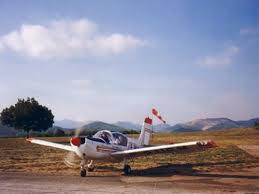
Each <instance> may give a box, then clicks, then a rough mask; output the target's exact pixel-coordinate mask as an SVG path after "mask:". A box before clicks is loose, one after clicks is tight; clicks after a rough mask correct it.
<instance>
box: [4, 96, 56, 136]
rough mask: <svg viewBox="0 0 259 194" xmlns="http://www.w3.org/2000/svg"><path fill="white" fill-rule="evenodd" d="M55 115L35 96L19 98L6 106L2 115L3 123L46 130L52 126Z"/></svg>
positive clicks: (34, 129)
mask: <svg viewBox="0 0 259 194" xmlns="http://www.w3.org/2000/svg"><path fill="white" fill-rule="evenodd" d="M53 119H54V116H53V114H52V112H51V110H49V109H48V108H47V107H46V106H42V105H40V104H39V103H38V102H37V101H36V100H35V99H34V98H27V100H24V99H18V102H17V103H16V104H15V105H14V106H13V105H12V106H10V107H9V108H5V109H4V110H3V111H2V112H1V115H0V121H1V123H2V124H3V125H6V126H9V127H14V128H15V129H23V130H24V131H26V132H27V137H28V136H29V131H42V130H43V131H44V130H47V129H48V128H49V127H52V125H53V123H54V121H53Z"/></svg>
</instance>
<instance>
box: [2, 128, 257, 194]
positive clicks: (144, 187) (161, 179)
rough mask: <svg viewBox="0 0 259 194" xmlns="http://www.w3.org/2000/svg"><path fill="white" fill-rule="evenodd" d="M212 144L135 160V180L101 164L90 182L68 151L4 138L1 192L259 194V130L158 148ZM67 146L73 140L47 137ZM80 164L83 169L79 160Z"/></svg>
mask: <svg viewBox="0 0 259 194" xmlns="http://www.w3.org/2000/svg"><path fill="white" fill-rule="evenodd" d="M197 139H212V140H214V141H215V142H216V143H217V145H218V147H217V148H213V149H210V150H207V151H205V152H201V153H191V154H179V155H178V154H177V155H174V154H171V153H167V154H158V155H150V156H145V157H140V158H136V159H135V160H134V162H131V163H130V165H131V167H132V169H133V173H132V175H131V176H123V175H122V164H120V163H107V162H105V161H104V162H99V163H96V167H97V168H96V170H95V171H94V172H91V173H89V174H88V176H87V177H85V178H82V177H80V176H79V166H77V167H75V168H69V167H68V166H66V165H65V164H64V159H65V158H66V157H67V154H68V153H67V152H66V151H63V150H58V149H53V148H49V147H45V146H40V145H35V144H30V143H28V142H26V141H25V139H24V138H0V193H1V194H2V193H26V194H27V193H53V192H54V193H72V192H73V193H247V194H248V193H249V194H251V193H258V194H259V158H258V153H259V131H258V130H254V129H241V130H240V129H238V130H229V131H227V132H226V131H222V132H209V133H183V134H180V133H177V134H158V135H155V136H154V139H153V141H152V143H153V144H166V143H168V142H185V141H191V140H197ZM46 140H48V141H52V142H59V143H67V142H68V141H69V138H68V137H64V138H46ZM75 162H77V163H78V164H79V162H80V160H79V159H78V158H77V159H75Z"/></svg>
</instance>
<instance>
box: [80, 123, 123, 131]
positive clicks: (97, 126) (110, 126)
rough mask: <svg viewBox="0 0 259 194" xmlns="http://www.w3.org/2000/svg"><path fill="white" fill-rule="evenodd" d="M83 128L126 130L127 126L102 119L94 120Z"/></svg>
mask: <svg viewBox="0 0 259 194" xmlns="http://www.w3.org/2000/svg"><path fill="white" fill-rule="evenodd" d="M81 129H82V130H109V131H125V128H123V127H119V126H116V125H113V124H108V123H105V122H102V121H94V122H91V123H89V124H86V125H84V126H82V127H81Z"/></svg>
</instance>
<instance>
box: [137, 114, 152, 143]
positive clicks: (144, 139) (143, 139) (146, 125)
mask: <svg viewBox="0 0 259 194" xmlns="http://www.w3.org/2000/svg"><path fill="white" fill-rule="evenodd" d="M151 135H152V119H150V118H149V117H146V118H145V120H144V122H143V125H142V129H141V133H140V136H139V138H138V142H139V144H140V145H149V140H150V137H151Z"/></svg>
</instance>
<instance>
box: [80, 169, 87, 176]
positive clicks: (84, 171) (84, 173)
mask: <svg viewBox="0 0 259 194" xmlns="http://www.w3.org/2000/svg"><path fill="white" fill-rule="evenodd" d="M80 176H81V177H85V176H86V170H85V169H83V170H81V171H80Z"/></svg>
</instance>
